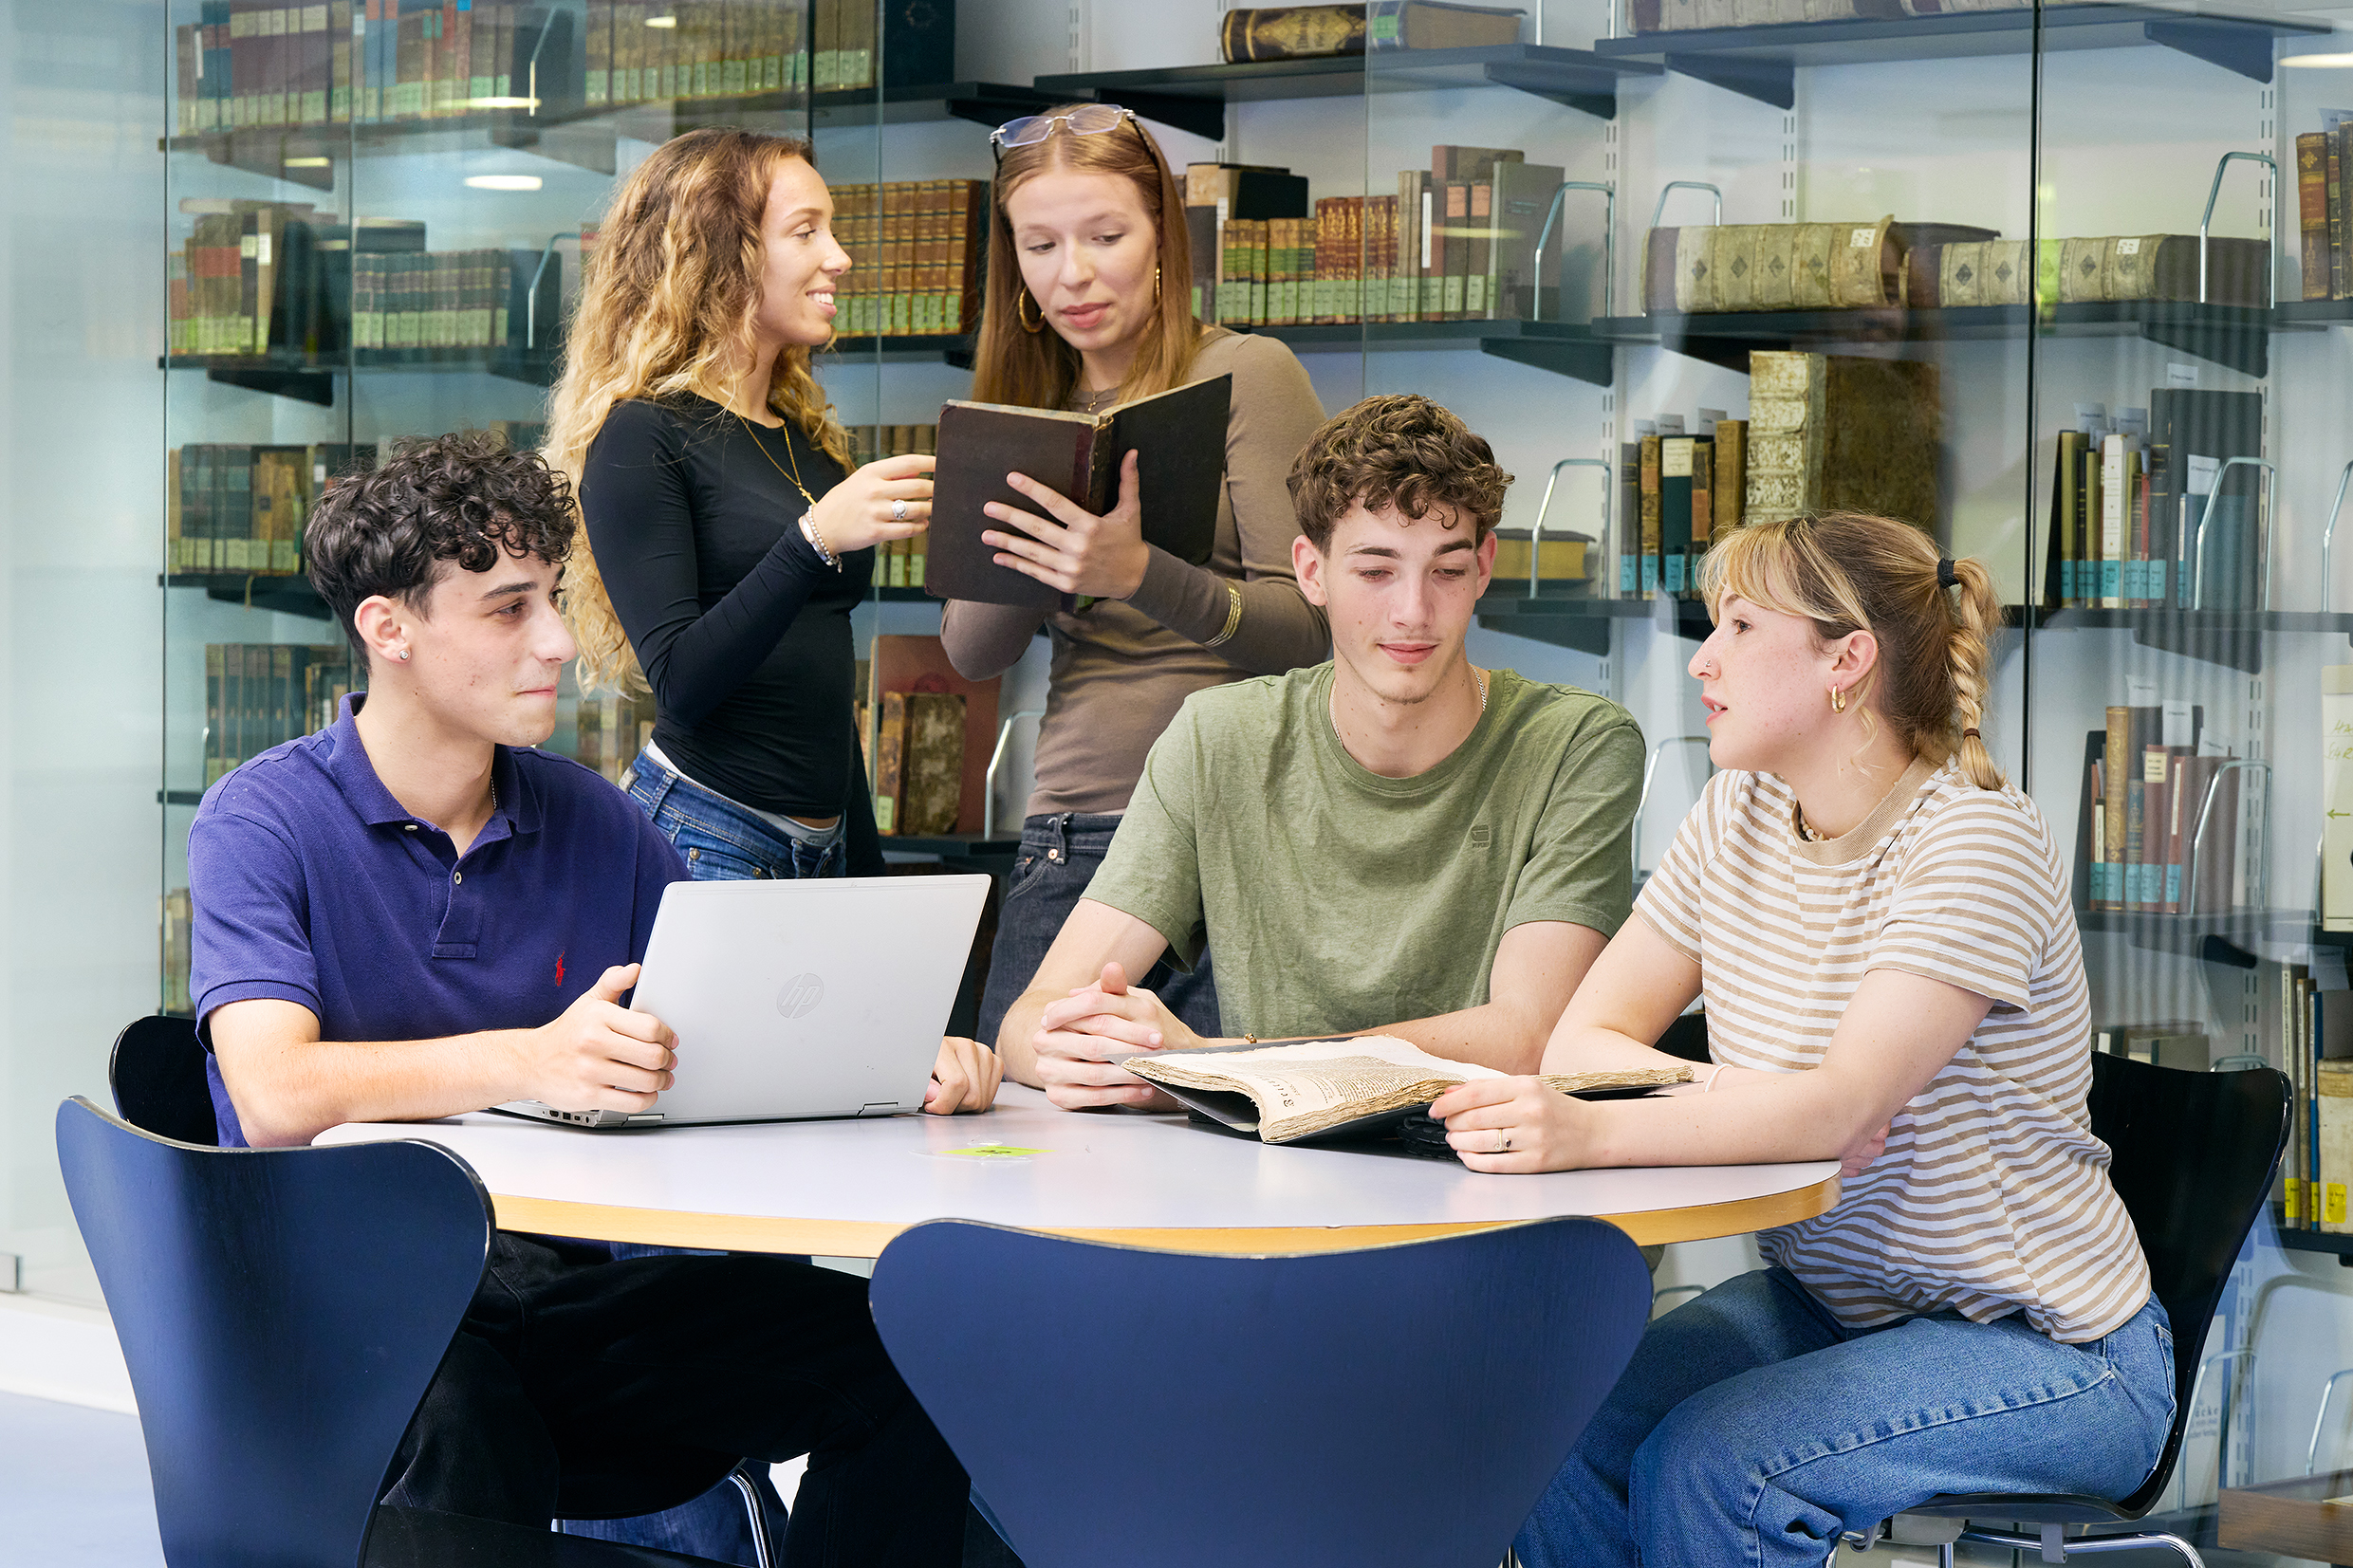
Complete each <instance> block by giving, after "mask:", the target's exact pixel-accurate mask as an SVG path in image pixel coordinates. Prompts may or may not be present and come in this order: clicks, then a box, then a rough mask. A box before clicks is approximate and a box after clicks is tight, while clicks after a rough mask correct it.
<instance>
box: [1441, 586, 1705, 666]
mask: <svg viewBox="0 0 2353 1568" xmlns="http://www.w3.org/2000/svg"><path fill="white" fill-rule="evenodd" d="M1478 617H1479V624H1480V625H1481V626H1484V627H1486V628H1487V629H1488V630H1489V631H1491V632H1508V633H1510V635H1511V636H1515V637H1530V638H1533V639H1534V640H1536V641H1538V642H1548V643H1551V644H1552V645H1553V646H1554V647H1556V648H1574V649H1576V650H1577V651H1578V652H1579V653H1584V654H1595V655H1600V654H1606V653H1608V652H1609V625H1610V622H1611V621H1613V620H1650V621H1656V622H1658V623H1659V624H1660V625H1661V626H1672V627H1673V628H1674V631H1675V635H1676V636H1679V637H1684V638H1688V639H1689V640H1691V641H1693V642H1704V641H1705V640H1707V636H1708V633H1709V632H1710V631H1711V630H1713V629H1714V628H1713V627H1712V626H1711V625H1710V623H1709V620H1708V607H1707V606H1706V605H1705V604H1702V603H1701V602H1699V600H1695V599H1590V598H1586V597H1584V596H1577V595H1568V594H1540V595H1538V596H1536V597H1535V598H1533V599H1531V598H1529V596H1528V592H1527V590H1526V588H1525V587H1522V588H1520V589H1519V590H1518V591H1516V592H1514V591H1513V590H1512V588H1511V587H1510V585H1509V584H1506V583H1503V582H1496V583H1494V584H1492V585H1491V586H1490V587H1489V589H1488V590H1487V594H1486V597H1485V598H1483V599H1481V600H1479V608H1478Z"/></svg>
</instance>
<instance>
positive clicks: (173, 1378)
mask: <svg viewBox="0 0 2353 1568" xmlns="http://www.w3.org/2000/svg"><path fill="white" fill-rule="evenodd" d="M57 1153H58V1160H59V1163H60V1165H61V1166H62V1167H63V1168H64V1171H65V1190H66V1193H67V1195H68V1196H69V1197H70V1198H71V1200H72V1202H73V1210H74V1218H75V1220H76V1221H77V1222H78V1223H79V1224H80V1226H81V1227H82V1236H83V1242H84V1243H85V1244H86V1245H88V1247H89V1252H90V1260H91V1262H92V1263H93V1264H96V1266H97V1269H98V1277H99V1283H100V1285H101V1286H102V1288H103V1290H104V1292H105V1296H106V1305H107V1309H108V1311H109V1312H110V1313H111V1314H112V1316H113V1318H114V1324H115V1332H116V1334H117V1335H118V1337H120V1340H121V1344H122V1356H123V1359H124V1361H125V1362H126V1363H128V1365H129V1368H130V1373H131V1387H132V1389H133V1392H134V1393H136V1394H137V1395H138V1399H139V1420H140V1423H141V1425H142V1427H143V1428H144V1430H145V1435H146V1439H147V1459H148V1467H149V1469H150V1471H151V1473H152V1475H153V1477H154V1484H155V1497H156V1522H157V1525H158V1527H159V1529H160V1532H161V1535H162V1538H163V1553H164V1559H165V1560H166V1561H167V1562H168V1563H170V1564H171V1568H250V1565H251V1564H254V1563H269V1564H272V1565H274V1568H359V1565H361V1564H365V1565H367V1568H442V1565H455V1564H459V1563H466V1564H482V1563H490V1562H499V1563H516V1564H528V1565H534V1568H540V1565H544V1568H681V1565H685V1564H695V1563H701V1562H703V1561H704V1559H697V1558H687V1557H680V1556H678V1555H676V1554H675V1553H670V1552H658V1551H652V1550H648V1549H644V1548H636V1547H625V1546H615V1545H609V1544H606V1543H604V1542H602V1541H590V1540H578V1539H576V1538H573V1537H569V1536H561V1535H555V1534H552V1533H550V1532H547V1531H545V1530H531V1529H525V1528H522V1527H520V1526H517V1525H511V1524H500V1523H496V1522H490V1521H484V1520H474V1519H460V1518H456V1517H454V1516H450V1515H441V1514H431V1513H425V1512H422V1511H419V1510H415V1509H401V1508H392V1507H380V1506H379V1505H378V1504H377V1502H376V1499H377V1495H378V1492H379V1491H380V1488H381V1487H382V1485H383V1481H384V1475H385V1471H386V1469H387V1468H388V1467H389V1466H390V1465H391V1463H392V1459H393V1455H394V1452H395V1450H396V1449H397V1448H398V1444H399V1441H400V1436H401V1433H402V1432H403V1431H404V1430H406V1429H407V1426H408V1422H409V1417H410V1416H411V1414H413V1413H414V1412H415V1411H416V1409H417V1401H418V1400H419V1399H420V1398H422V1397H423V1394H424V1392H425V1388H426V1385H427V1384H428V1383H430V1382H431V1381H432V1379H433V1375H434V1372H435V1368H437V1367H438V1366H439V1364H440V1361H441V1356H442V1352H443V1351H444V1350H446V1349H447V1348H448V1346H449V1343H450V1338H451V1336H452V1335H454V1333H455V1332H456V1330H457V1326H458V1323H459V1322H460V1321H461V1320H462V1319H463V1318H464V1317H465V1313H466V1303H467V1302H468V1301H470V1300H471V1299H472V1296H473V1292H474V1287H475V1285H476V1284H477V1283H478V1282H480V1280H481V1278H482V1269H483V1265H484V1262H485V1260H486V1259H487V1257H488V1256H489V1250H490V1239H491V1215H490V1203H489V1199H488V1198H487V1196H486V1195H485V1194H484V1192H483V1190H482V1186H481V1183H480V1182H479V1181H477V1180H476V1179H475V1177H474V1173H473V1171H472V1170H471V1169H470V1168H469V1167H468V1166H467V1165H466V1163H465V1162H464V1161H462V1160H460V1159H458V1158H457V1157H456V1156H455V1155H454V1154H452V1153H449V1152H448V1151H447V1150H444V1149H440V1148H436V1147H435V1146H434V1145H432V1144H429V1143H421V1142H399V1143H375V1144H361V1145H356V1146H353V1147H350V1148H341V1149H273V1150H239V1149H212V1148H204V1147H200V1146H197V1145H195V1144H193V1143H180V1142H174V1141H172V1140H170V1139H168V1138H161V1137H157V1136H156V1135H154V1134H149V1133H145V1132H142V1131H140V1130H139V1129H138V1128H136V1127H133V1126H131V1125H129V1124H128V1123H127V1122H124V1121H121V1120H120V1119H118V1118H116V1117H114V1116H108V1115H107V1114H106V1113H105V1112H103V1111H101V1110H99V1109H98V1108H97V1107H96V1106H94V1105H92V1104H91V1103H90V1102H89V1101H88V1100H86V1099H83V1098H80V1097H78V1096H77V1097H76V1098H73V1099H70V1100H67V1101H66V1102H65V1104H63V1105H61V1106H59V1107H58V1112H57Z"/></svg>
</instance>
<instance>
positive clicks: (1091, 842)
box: [980, 811, 1223, 1046]
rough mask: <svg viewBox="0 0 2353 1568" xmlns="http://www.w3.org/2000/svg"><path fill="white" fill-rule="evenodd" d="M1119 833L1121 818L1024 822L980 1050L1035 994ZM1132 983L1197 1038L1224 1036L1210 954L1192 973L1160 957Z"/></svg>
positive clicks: (1060, 816) (1065, 816)
mask: <svg viewBox="0 0 2353 1568" xmlns="http://www.w3.org/2000/svg"><path fill="white" fill-rule="evenodd" d="M1119 828H1120V819H1119V817H1118V815H1117V814H1116V813H1112V814H1105V815H1101V816H1088V815H1085V814H1083V813H1079V812H1071V811H1057V812H1055V813H1053V814H1052V815H1050V816H1045V817H1031V818H1029V819H1028V820H1027V821H1024V822H1023V823H1022V824H1021V850H1020V853H1019V854H1018V855H1017V856H1016V857H1015V858H1014V860H1013V875H1012V876H1011V877H1010V878H1009V879H1008V881H1007V883H1006V887H1005V908H1004V910H1003V912H1002V913H999V914H998V916H997V937H996V945H995V946H994V947H993V948H991V950H990V952H989V986H988V988H987V989H986V990H985V991H983V992H982V993H981V998H980V1042H981V1043H982V1044H984V1045H989V1046H994V1045H995V1044H996V1042H997V1029H998V1027H999V1026H1000V1025H1001V1024H1004V1022H1005V1015H1006V1013H1007V1012H1008V1011H1009V1010H1010V1009H1011V1007H1012V1005H1013V1004H1014V1003H1015V1002H1018V1001H1019V1000H1021V993H1022V992H1023V991H1025V990H1028V988H1029V982H1030V981H1031V980H1032V979H1033V978H1035V977H1036V975H1037V972H1038V966H1039V965H1040V964H1042V963H1044V962H1045V961H1046V950H1047V949H1048V948H1050V947H1052V946H1053V945H1054V938H1055V936H1056V935H1058V934H1059V933H1060V932H1061V931H1062V923H1063V922H1064V921H1065V920H1067V919H1069V918H1070V912H1071V911H1072V910H1073V909H1076V908H1077V907H1078V902H1079V900H1080V899H1081V898H1082V897H1084V896H1085V894H1086V884H1087V883H1089V882H1091V881H1093V880H1094V879H1095V873H1096V871H1097V870H1098V869H1099V868H1100V867H1101V866H1102V863H1103V856H1104V855H1105V854H1106V853H1108V852H1109V851H1110V848H1111V836H1112V835H1113V834H1114V833H1117V832H1118V831H1119ZM1128 978H1129V979H1130V980H1131V981H1134V982H1135V984H1137V985H1139V986H1141V987H1143V988H1144V989H1146V990H1148V991H1150V992H1152V994H1153V995H1155V996H1157V997H1158V998H1159V999H1160V1001H1161V1003H1162V1004H1163V1005H1166V1006H1167V1008H1168V1010H1169V1011H1170V1012H1173V1013H1175V1014H1176V1015H1177V1017H1178V1018H1181V1019H1183V1020H1184V1021H1185V1023H1186V1024H1187V1025H1188V1026H1189V1027H1191V1028H1192V1029H1193V1030H1194V1032H1195V1033H1196V1034H1201V1035H1216V1034H1220V1033H1222V1032H1223V1031H1222V1030H1221V1029H1220V1027H1219V1025H1218V1023H1217V977H1216V976H1215V975H1214V974H1212V973H1211V972H1210V967H1209V953H1208V951H1207V950H1204V951H1203V952H1202V954H1201V959H1200V962H1199V963H1197V964H1195V965H1194V966H1193V968H1192V969H1191V970H1190V971H1187V970H1183V969H1179V968H1175V967H1173V966H1172V965H1170V964H1169V962H1168V961H1167V960H1166V959H1162V960H1161V961H1160V962H1158V963H1157V964H1155V965H1153V966H1152V968H1151V969H1150V970H1149V971H1148V972H1146V973H1145V974H1144V976H1143V977H1142V978H1141V979H1138V978H1137V977H1136V976H1134V975H1130V976H1128Z"/></svg>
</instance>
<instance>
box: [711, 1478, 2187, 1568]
mask: <svg viewBox="0 0 2353 1568" xmlns="http://www.w3.org/2000/svg"><path fill="white" fill-rule="evenodd" d="M749 1466H750V1460H746V1461H745V1462H744V1463H743V1464H741V1465H738V1466H736V1467H734V1468H733V1469H732V1470H730V1471H728V1472H727V1478H728V1480H730V1481H732V1482H733V1483H734V1484H735V1489H736V1491H738V1492H740V1493H742V1494H743V1499H744V1514H745V1517H746V1518H747V1520H748V1521H749V1522H750V1525H751V1555H752V1557H753V1559H756V1560H757V1561H758V1563H759V1565H760V1568H775V1562H776V1555H775V1553H774V1552H773V1551H772V1550H771V1549H770V1547H769V1539H768V1510H767V1509H765V1508H763V1507H761V1506H760V1485H759V1482H758V1481H757V1480H756V1479H755V1478H754V1477H753V1475H752V1473H751V1471H750V1468H749ZM2200 1568H2203V1564H2201V1565H2200Z"/></svg>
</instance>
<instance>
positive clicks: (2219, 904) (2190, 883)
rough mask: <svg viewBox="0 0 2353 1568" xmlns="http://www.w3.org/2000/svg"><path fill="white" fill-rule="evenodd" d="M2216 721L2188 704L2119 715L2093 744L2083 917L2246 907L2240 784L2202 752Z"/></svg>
mask: <svg viewBox="0 0 2353 1568" xmlns="http://www.w3.org/2000/svg"><path fill="white" fill-rule="evenodd" d="M2205 721H2206V712H2205V710H2204V708H2202V707H2200V706H2198V705H2196V704H2194V703H2190V702H2186V701H2163V702H2158V703H2156V704H2143V705H2116V706H2111V707H2110V708H2109V709H2108V710H2107V724H2106V727H2105V728H2104V729H2095V730H2092V731H2091V732H2090V733H2089V734H2088V735H2086V736H2085V738H2084V794H2083V811H2082V817H2081V820H2080V821H2079V823H2078V829H2077V834H2076V849H2075V887H2076V902H2077V906H2078V907H2079V908H2081V909H2085V910H2091V911H2095V912H2119V913H2145V914H2215V913H2224V912H2227V911H2229V910H2232V909H2235V908H2236V907H2238V905H2239V904H2240V903H2241V902H2243V899H2242V896H2241V890H2240V885H2239V865H2240V857H2239V834H2240V821H2239V799H2240V789H2239V776H2240V774H2241V773H2242V772H2243V771H2244V769H2239V768H2230V767H2226V766H2225V765H2226V764H2227V763H2229V762H2230V761H2231V757H2230V754H2229V753H2228V752H2227V751H2224V750H2222V749H2221V748H2219V747H2212V746H2208V745H2204V744H2202V742H2203V740H2204V735H2203V731H2204V728H2205Z"/></svg>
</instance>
